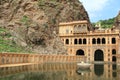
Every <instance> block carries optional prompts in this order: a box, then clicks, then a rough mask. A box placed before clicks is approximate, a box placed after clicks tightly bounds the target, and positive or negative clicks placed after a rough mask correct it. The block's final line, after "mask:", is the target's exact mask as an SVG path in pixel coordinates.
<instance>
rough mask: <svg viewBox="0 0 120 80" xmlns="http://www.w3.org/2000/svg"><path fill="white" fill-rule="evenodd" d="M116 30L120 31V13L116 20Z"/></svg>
mask: <svg viewBox="0 0 120 80" xmlns="http://www.w3.org/2000/svg"><path fill="white" fill-rule="evenodd" d="M115 28H117V29H120V12H119V13H118V15H117V16H116V18H115Z"/></svg>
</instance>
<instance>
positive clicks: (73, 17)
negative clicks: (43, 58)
mask: <svg viewBox="0 0 120 80" xmlns="http://www.w3.org/2000/svg"><path fill="white" fill-rule="evenodd" d="M0 12H1V13H0V25H1V26H2V27H5V28H7V29H9V30H10V31H11V34H12V35H13V36H14V40H15V42H16V43H17V44H18V45H21V46H26V47H28V46H30V48H31V49H32V50H33V51H34V52H39V53H60V54H61V53H65V52H66V50H65V48H64V47H63V44H62V42H61V41H60V39H59V37H58V36H57V33H58V24H59V23H60V22H69V21H77V20H88V21H89V17H88V14H87V12H86V10H85V9H84V7H83V5H82V4H81V2H79V0H2V1H0ZM89 30H92V27H89ZM56 42H57V43H56Z"/></svg>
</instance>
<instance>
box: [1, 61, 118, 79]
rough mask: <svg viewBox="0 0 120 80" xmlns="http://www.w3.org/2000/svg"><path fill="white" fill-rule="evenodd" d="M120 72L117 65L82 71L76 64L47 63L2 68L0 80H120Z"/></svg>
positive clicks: (97, 66)
mask: <svg viewBox="0 0 120 80" xmlns="http://www.w3.org/2000/svg"><path fill="white" fill-rule="evenodd" d="M119 71H120V70H117V65H115V64H114V65H112V64H104V65H97V64H95V65H94V64H93V65H92V66H91V67H90V69H87V70H83V69H82V70H81V69H80V68H79V67H78V66H77V65H76V63H66V64H65V63H64V64H62V63H61V64H60V63H46V64H37V65H29V66H19V67H9V68H0V80H120V77H119V76H118V75H120V72H119Z"/></svg>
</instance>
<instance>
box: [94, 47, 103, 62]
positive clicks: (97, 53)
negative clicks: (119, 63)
mask: <svg viewBox="0 0 120 80" xmlns="http://www.w3.org/2000/svg"><path fill="white" fill-rule="evenodd" d="M94 61H104V54H103V51H102V50H99V49H98V50H96V51H95V54H94Z"/></svg>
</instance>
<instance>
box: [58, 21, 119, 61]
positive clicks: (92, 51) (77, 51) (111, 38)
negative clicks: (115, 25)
mask: <svg viewBox="0 0 120 80" xmlns="http://www.w3.org/2000/svg"><path fill="white" fill-rule="evenodd" d="M89 26H90V24H89V22H88V21H87V20H82V21H73V22H65V23H60V24H59V36H60V38H61V40H62V41H63V43H64V45H65V46H66V48H67V55H70V56H71V55H77V56H84V57H86V60H87V61H90V62H95V61H104V62H116V61H119V58H118V57H117V56H118V55H119V54H120V52H119V51H120V50H119V47H120V45H119V42H120V38H119V34H120V32H119V30H118V29H107V30H103V29H102V30H101V29H96V30H93V31H90V30H89Z"/></svg>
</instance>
